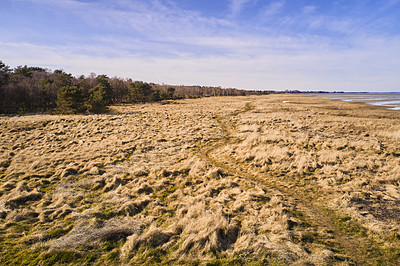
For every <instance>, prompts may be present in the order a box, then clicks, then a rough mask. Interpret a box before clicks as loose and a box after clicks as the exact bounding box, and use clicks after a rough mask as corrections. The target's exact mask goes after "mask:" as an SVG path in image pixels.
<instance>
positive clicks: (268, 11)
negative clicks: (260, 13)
mask: <svg viewBox="0 0 400 266" xmlns="http://www.w3.org/2000/svg"><path fill="white" fill-rule="evenodd" d="M285 4H286V1H285V0H281V1H276V2H272V3H270V4H269V5H268V6H267V7H266V8H265V11H264V15H265V16H267V17H269V16H272V15H275V14H278V13H279V12H281V11H282V9H283V7H284V6H285Z"/></svg>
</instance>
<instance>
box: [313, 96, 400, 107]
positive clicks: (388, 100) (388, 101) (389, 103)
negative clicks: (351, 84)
mask: <svg viewBox="0 0 400 266" xmlns="http://www.w3.org/2000/svg"><path fill="white" fill-rule="evenodd" d="M318 96H320V97H322V98H329V99H336V100H342V101H345V102H363V103H366V104H371V105H379V106H384V107H386V108H387V109H389V110H400V92H395V93H372V92H368V93H327V94H319V95H318Z"/></svg>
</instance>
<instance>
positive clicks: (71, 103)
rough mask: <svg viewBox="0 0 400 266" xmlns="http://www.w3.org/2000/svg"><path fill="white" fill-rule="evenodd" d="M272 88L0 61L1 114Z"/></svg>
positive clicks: (95, 108) (101, 108)
mask: <svg viewBox="0 0 400 266" xmlns="http://www.w3.org/2000/svg"><path fill="white" fill-rule="evenodd" d="M268 93H271V91H255V90H250V91H249V90H239V89H233V88H221V87H206V86H199V85H195V86H184V85H178V86H171V85H165V84H155V83H147V82H143V81H134V80H132V79H130V78H128V79H125V78H119V77H112V78H110V77H108V76H106V75H96V74H95V73H91V74H90V75H89V76H86V77H85V76H84V75H81V76H79V77H78V78H77V77H74V76H73V75H72V74H70V73H66V72H65V71H64V70H54V71H51V70H49V69H45V68H41V67H32V66H27V65H25V66H17V67H16V68H14V69H12V68H10V67H9V66H7V65H6V64H5V63H3V61H0V113H3V114H16V113H17V114H18V113H19V114H21V113H36V112H47V113H58V114H76V113H85V112H91V113H103V112H107V110H108V108H107V106H109V105H111V104H118V103H146V102H158V101H165V100H175V99H184V98H200V97H209V96H238V95H251V94H268Z"/></svg>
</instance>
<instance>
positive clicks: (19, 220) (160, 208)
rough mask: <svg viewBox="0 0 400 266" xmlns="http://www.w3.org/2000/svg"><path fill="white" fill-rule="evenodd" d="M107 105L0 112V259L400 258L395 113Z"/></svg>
mask: <svg viewBox="0 0 400 266" xmlns="http://www.w3.org/2000/svg"><path fill="white" fill-rule="evenodd" d="M107 80H108V81H109V83H110V84H114V85H115V84H116V83H113V82H115V80H112V79H107ZM77 82H78V83H80V86H77V87H80V88H82V91H83V92H82V93H84V94H85V95H90V88H94V87H96V86H97V85H98V84H99V81H98V77H97V76H93V77H91V78H88V79H86V78H85V79H78V80H77ZM117 84H118V83H117ZM120 85H121V86H119V87H118V90H120V91H123V90H127V91H129V89H130V87H129V88H128V87H124V86H122V83H121V84H120ZM65 86H71V87H72V89H73V86H76V85H75V84H74V83H71V84H67V85H64V87H65ZM101 86H106V84H103V85H101ZM71 87H67V88H68V89H71ZM111 87H113V86H111ZM114 88H115V87H113V89H114ZM167 88H168V87H166V89H167ZM103 89H104V88H103ZM104 90H105V89H104ZM67 91H69V90H67ZM156 91H157V89H154V91H153V93H155V92H156ZM166 91H167V90H166ZM160 92H162V90H160ZM114 93H115V91H114ZM175 93H176V92H175ZM150 95H151V94H150ZM85 97H89V96H85ZM114 97H119V96H115V95H114ZM174 97H175V96H174ZM104 98H106V97H104ZM125 100H126V101H128V100H129V99H128V98H125V99H124V101H125ZM283 101H288V102H287V103H284V104H283V103H282V102H283ZM88 108H89V107H88ZM108 108H110V109H111V114H107V115H102V114H99V115H79V114H78V115H57V114H56V115H47V114H36V115H24V116H1V117H0V264H1V265H10V264H11V265H14V264H17V265H21V264H22V265H26V264H39V265H57V264H71V265H76V264H79V265H99V264H105V265H116V264H119V265H121V264H122V265H135V264H148V265H153V264H168V265H170V264H181V265H187V264H189V265H199V264H200V265H243V264H248V265H269V264H271V265H284V264H289V265H293V264H294V265H358V264H359V265H399V264H400V248H399V247H400V236H399V235H400V234H399V233H400V220H399V213H400V204H399V199H400V188H399V180H398V174H399V172H400V168H399V165H400V156H399V154H400V151H399V146H398V141H399V139H400V121H399V116H398V111H391V110H385V109H384V108H381V107H374V106H368V105H363V104H360V103H348V102H339V101H335V100H329V99H321V98H317V97H311V96H303V95H288V94H285V95H268V96H259V97H252V96H248V97H247V96H246V97H222V98H215V97H204V98H201V99H183V100H177V101H174V102H173V103H172V104H155V103H148V104H144V105H140V106H138V105H136V104H135V105H134V104H123V105H122V104H119V105H112V106H110V107H108ZM378 151H379V152H378Z"/></svg>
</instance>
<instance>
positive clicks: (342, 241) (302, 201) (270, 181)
mask: <svg viewBox="0 0 400 266" xmlns="http://www.w3.org/2000/svg"><path fill="white" fill-rule="evenodd" d="M253 109H255V106H254V103H253V102H248V103H246V105H245V107H244V108H243V109H240V110H237V111H235V112H233V113H231V114H228V115H226V116H223V117H216V118H215V119H216V120H217V121H218V124H219V126H220V127H221V128H222V129H223V132H224V135H223V136H222V137H221V139H220V140H219V141H217V142H215V143H214V144H213V145H212V146H207V147H204V148H203V149H202V150H201V151H200V156H201V157H202V158H203V159H204V160H206V161H208V162H209V163H211V164H212V165H215V166H216V167H220V168H222V169H223V170H224V171H226V172H227V173H229V174H232V175H238V176H240V177H242V178H245V179H247V180H251V181H255V182H257V183H258V184H259V185H260V187H262V188H264V189H267V190H270V191H271V190H272V191H278V192H280V193H281V194H283V195H285V196H287V197H288V198H289V200H290V201H291V202H293V203H294V204H295V209H296V212H298V214H300V215H299V216H300V217H302V219H304V221H305V222H306V223H308V224H310V225H311V226H312V227H313V228H318V229H323V230H325V231H327V232H330V233H331V235H332V238H333V241H332V242H330V243H331V245H332V248H333V249H335V250H337V251H339V252H340V253H343V254H346V255H347V256H348V258H350V259H351V261H348V263H350V264H351V265H352V264H355V265H373V264H375V263H374V262H373V261H371V255H373V254H371V248H370V247H371V245H372V244H373V243H372V242H371V240H369V239H367V238H366V237H362V236H360V235H357V234H352V233H347V232H345V231H344V230H343V229H342V228H340V225H338V224H337V221H338V220H340V216H339V214H337V213H335V211H334V210H331V209H329V208H328V207H327V206H325V205H326V204H324V202H323V199H320V200H314V199H313V198H315V197H314V196H315V195H311V197H310V195H306V193H308V192H307V191H304V193H301V194H299V193H298V191H296V192H293V191H291V189H290V187H292V185H298V184H296V181H295V180H293V182H294V183H293V184H287V180H285V181H283V182H282V181H281V180H277V178H274V177H273V176H270V175H268V174H257V175H255V174H252V173H250V172H249V171H245V170H244V169H243V168H242V167H240V165H238V164H237V163H235V162H232V161H231V160H229V158H226V157H224V158H221V157H216V156H215V155H214V154H213V153H214V152H215V151H216V150H218V149H221V148H223V147H225V146H227V145H230V144H234V143H238V142H240V141H241V140H240V139H237V138H235V137H234V133H235V128H234V125H233V124H232V123H231V122H230V121H229V120H230V119H231V118H232V117H236V116H239V115H240V114H243V113H246V112H250V111H252V110H253ZM358 226H359V225H358ZM359 228H361V227H359ZM367 250H368V251H369V252H367ZM375 255H377V254H375ZM378 257H379V255H378ZM374 259H378V261H380V260H379V258H376V256H375V257H374ZM374 261H376V260H374Z"/></svg>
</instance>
